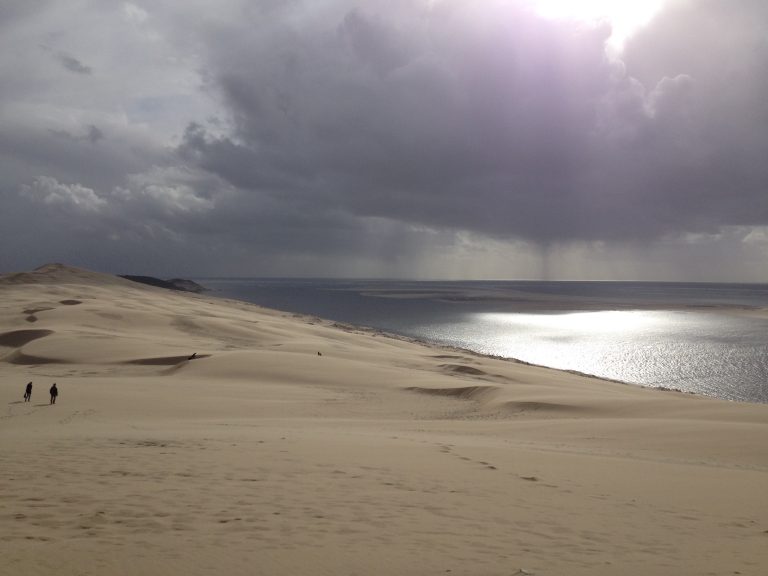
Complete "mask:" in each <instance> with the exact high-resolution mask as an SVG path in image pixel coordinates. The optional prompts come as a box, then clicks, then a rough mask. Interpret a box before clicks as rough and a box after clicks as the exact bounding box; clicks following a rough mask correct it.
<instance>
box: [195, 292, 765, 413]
mask: <svg viewBox="0 0 768 576" xmlns="http://www.w3.org/2000/svg"><path fill="white" fill-rule="evenodd" d="M761 286H762V284H761ZM208 295H209V296H213V297H215V298H220V299H223V300H231V301H234V302H241V303H245V304H251V305H254V306H257V307H259V308H262V309H265V310H273V311H275V312H278V313H283V314H287V315H290V316H292V317H296V318H305V319H307V320H311V321H316V322H324V323H326V324H328V325H330V326H333V327H338V328H339V329H342V330H347V331H350V332H355V331H359V332H362V333H368V334H371V335H373V336H384V337H388V338H394V339H398V340H403V341H406V342H411V343H416V344H421V345H424V346H429V347H434V348H437V349H441V350H448V351H454V352H460V353H464V354H472V355H476V356H479V357H483V358H490V359H496V360H502V361H509V362H512V363H515V364H520V365H525V366H533V367H538V368H543V369H547V370H556V371H559V372H565V373H569V374H574V375H578V376H583V377H586V378H594V379H597V380H603V381H606V382H612V383H617V384H623V385H626V386H634V387H637V388H643V389H651V390H659V391H661V392H676V393H680V394H686V395H691V396H696V397H700V398H709V399H714V400H722V401H726V402H739V403H745V404H760V405H764V404H768V401H765V402H760V401H758V400H749V399H728V398H723V397H720V396H716V395H710V394H704V393H701V392H696V391H693V390H683V389H680V388H676V387H673V386H666V385H659V386H655V385H653V384H643V383H639V382H631V381H627V380H621V379H618V378H610V377H607V376H601V375H598V374H593V373H590V372H586V371H581V370H576V369H568V368H558V367H555V366H549V365H546V364H538V363H535V362H528V361H525V360H522V359H520V358H515V357H512V356H502V355H497V354H486V353H483V352H479V351H477V350H473V349H471V348H463V347H460V346H451V345H448V344H443V343H441V342H439V341H436V340H429V339H426V338H418V337H415V336H410V335H408V334H402V333H398V332H392V331H389V330H385V329H382V328H377V327H375V326H366V325H358V324H353V323H349V322H343V321H338V320H333V319H331V318H324V317H321V316H317V315H314V314H308V313H303V312H295V311H291V310H285V309H279V308H269V307H265V306H264V305H262V304H258V303H255V302H250V301H248V300H240V299H237V298H231V297H229V296H218V295H217V290H215V289H213V290H211V289H209V291H208ZM373 297H384V298H390V297H392V298H399V297H398V296H373ZM422 297H423V295H420V296H414V298H422ZM573 300H574V301H568V300H557V299H553V300H552V301H553V302H556V303H558V304H559V305H560V306H561V307H560V308H559V309H558V308H552V307H549V308H542V307H541V306H540V303H541V302H544V301H546V302H548V303H549V302H550V300H549V299H548V298H545V299H544V300H542V301H538V300H530V301H529V306H528V307H527V308H524V309H515V310H510V311H509V312H508V313H509V314H544V315H549V314H552V315H557V314H568V313H580V312H612V311H627V312H629V311H640V312H650V311H654V312H655V311H658V312H691V313H699V314H724V315H732V316H743V317H749V318H759V319H768V308H761V307H759V306H751V305H746V304H744V305H734V304H673V303H664V304H658V305H653V304H651V303H648V304H647V305H645V306H643V305H641V304H638V303H631V302H628V301H625V302H623V307H622V306H619V307H612V306H606V305H605V304H600V303H598V302H589V303H587V304H588V305H587V304H585V303H583V302H582V304H584V305H583V306H582V307H576V308H573V307H568V308H566V306H573V305H574V304H576V301H579V302H581V301H582V299H580V298H574V299H573ZM515 302H516V303H519V302H518V301H515ZM611 304H615V303H611Z"/></svg>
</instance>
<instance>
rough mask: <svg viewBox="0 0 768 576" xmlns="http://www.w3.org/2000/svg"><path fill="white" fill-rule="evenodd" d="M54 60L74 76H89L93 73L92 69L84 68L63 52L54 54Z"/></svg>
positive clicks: (78, 61) (80, 63)
mask: <svg viewBox="0 0 768 576" xmlns="http://www.w3.org/2000/svg"><path fill="white" fill-rule="evenodd" d="M56 60H58V62H59V63H60V64H61V65H62V66H63V67H64V69H65V70H69V71H70V72H74V73H75V74H90V73H92V72H93V69H92V68H91V67H90V66H86V65H85V64H83V63H82V62H80V60H78V59H77V58H75V57H74V56H71V55H69V54H66V53H64V52H58V53H57V54H56Z"/></svg>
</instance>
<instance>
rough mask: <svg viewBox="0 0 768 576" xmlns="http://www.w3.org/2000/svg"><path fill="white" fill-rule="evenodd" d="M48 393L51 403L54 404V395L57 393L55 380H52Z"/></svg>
mask: <svg viewBox="0 0 768 576" xmlns="http://www.w3.org/2000/svg"><path fill="white" fill-rule="evenodd" d="M50 393H51V404H56V396H58V395H59V389H58V388H56V382H54V383H53V386H51V389H50Z"/></svg>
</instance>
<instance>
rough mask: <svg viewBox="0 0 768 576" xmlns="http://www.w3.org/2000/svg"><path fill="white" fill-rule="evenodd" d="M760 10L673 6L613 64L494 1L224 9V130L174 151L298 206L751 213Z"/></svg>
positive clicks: (761, 181)
mask: <svg viewBox="0 0 768 576" xmlns="http://www.w3.org/2000/svg"><path fill="white" fill-rule="evenodd" d="M737 4H738V6H737ZM751 8H757V9H756V10H753V11H750V9H751ZM742 11H743V13H742ZM734 13H735V14H736V15H737V16H734ZM764 13H765V9H763V8H761V7H758V5H757V4H751V3H749V2H739V3H723V2H702V3H695V2H694V3H690V4H686V5H683V6H678V7H675V8H674V9H670V10H669V12H668V13H667V14H663V15H661V16H660V17H659V20H658V22H657V23H654V24H651V26H649V27H648V29H647V30H646V32H645V33H644V34H643V35H642V36H641V37H640V38H638V39H637V40H636V41H635V42H634V43H633V44H632V45H631V46H630V47H629V49H628V52H627V54H628V55H627V58H626V61H625V62H623V63H622V62H621V61H618V62H616V61H610V60H609V59H608V58H607V57H606V54H605V50H604V47H605V40H606V39H607V37H608V34H609V30H608V29H607V28H605V27H596V28H590V27H588V26H585V25H583V24H575V23H572V22H563V21H551V20H545V19H543V18H540V17H537V16H536V15H533V14H531V13H529V12H526V11H524V10H521V9H517V8H515V5H514V4H507V3H495V4H493V5H492V6H491V7H489V6H482V7H478V6H475V5H471V4H470V3H458V2H453V3H438V4H436V5H435V7H434V8H432V9H427V8H425V7H424V5H422V4H420V3H417V2H413V3H404V2H401V3H398V4H397V5H396V8H389V7H388V8H379V9H376V8H373V7H370V5H369V6H367V7H366V8H360V7H353V8H351V9H349V10H348V11H346V12H343V11H340V12H339V13H338V14H336V15H335V18H329V19H328V20H322V21H319V22H318V21H316V20H312V21H310V22H309V25H305V26H304V27H302V28H301V30H299V29H291V27H290V23H289V22H282V23H280V24H281V25H274V26H273V27H271V28H270V29H268V30H266V31H264V30H257V33H255V34H248V33H247V30H248V29H249V28H250V27H251V26H252V25H254V23H253V22H244V23H238V24H233V25H232V26H231V27H230V28H228V29H227V31H226V34H224V33H222V32H221V31H220V30H219V31H218V34H217V41H216V42H211V43H210V44H209V46H208V47H209V48H210V49H211V50H210V52H209V54H208V66H209V68H208V71H209V74H210V78H211V79H212V82H213V84H214V85H215V86H216V87H217V88H218V89H219V90H220V91H221V93H222V95H223V97H224V99H225V102H226V103H227V106H228V108H229V110H230V112H231V117H232V119H233V122H234V127H233V130H232V133H231V134H230V135H223V136H217V137H214V136H210V135H207V134H206V133H205V130H204V129H202V128H200V127H194V128H192V129H190V130H189V131H188V132H187V135H186V138H185V141H184V144H183V146H182V151H183V152H184V154H185V155H186V157H187V158H189V157H195V158H196V159H197V161H198V162H199V165H200V166H202V167H204V168H205V169H208V170H211V171H213V172H214V173H216V174H219V175H220V176H221V177H223V178H225V179H226V180H228V181H230V182H231V183H233V184H234V185H236V186H238V187H240V188H243V189H252V190H260V191H263V192H265V193H267V194H270V195H271V196H272V197H274V198H282V199H284V200H285V201H286V202H291V203H296V204H297V205H299V206H302V207H305V208H308V209H311V208H312V207H313V206H323V205H332V206H340V207H342V208H343V209H345V210H347V211H349V212H350V213H351V214H356V215H359V216H376V217H385V218H390V219H393V220H396V221H405V222H412V223H418V224H423V225H427V226H433V227H437V228H442V227H449V228H455V229H467V230H473V231H475V232H479V233H485V234H490V235H494V236H500V237H523V238H528V239H532V240H534V241H538V242H548V241H551V240H558V241H560V240H568V239H626V238H649V237H656V236H659V235H664V234H669V233H677V232H681V231H689V232H690V231H699V232H701V231H714V230H716V229H717V228H718V227H719V226H722V225H744V224H765V223H766V222H768V211H767V210H766V200H765V199H766V195H767V193H766V189H765V182H766V176H768V172H767V171H766V167H765V163H764V162H763V161H762V158H763V157H765V155H766V152H768V145H767V144H768V143H767V142H766V139H765V135H764V134H762V133H760V132H761V131H756V130H754V126H756V125H760V122H761V121H762V123H763V124H764V123H765V118H766V114H767V113H768V105H767V104H766V102H768V101H766V99H765V98H764V97H763V96H764V93H765V92H764V91H762V90H759V89H758V88H759V87H760V86H761V85H764V83H765V82H766V80H768V66H765V63H766V62H765V58H766V46H765V36H764V29H765V24H766V19H765V17H764V16H765V14H764ZM721 17H722V20H721ZM720 22H722V25H723V27H721V26H720V24H719V23H720ZM275 31H277V32H275ZM644 45H648V46H644ZM659 46H661V47H663V50H662V49H660V48H659ZM635 54H640V55H641V56H642V58H645V59H644V60H642V58H641V56H636V55H635ZM635 69H637V70H638V74H637V75H638V76H639V77H640V79H638V78H637V77H636V76H635ZM193 153H194V154H193Z"/></svg>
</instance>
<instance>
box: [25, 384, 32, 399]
mask: <svg viewBox="0 0 768 576" xmlns="http://www.w3.org/2000/svg"><path fill="white" fill-rule="evenodd" d="M30 400H32V382H30V383H29V384H27V387H26V389H25V390H24V402H29V401H30Z"/></svg>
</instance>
